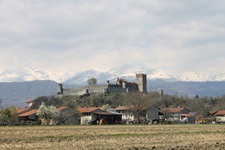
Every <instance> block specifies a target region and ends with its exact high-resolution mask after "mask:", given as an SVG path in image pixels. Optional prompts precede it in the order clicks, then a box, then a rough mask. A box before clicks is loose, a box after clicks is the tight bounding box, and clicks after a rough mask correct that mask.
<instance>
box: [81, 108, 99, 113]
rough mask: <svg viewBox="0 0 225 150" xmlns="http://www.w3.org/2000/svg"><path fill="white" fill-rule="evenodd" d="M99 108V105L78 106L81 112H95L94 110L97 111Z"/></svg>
mask: <svg viewBox="0 0 225 150" xmlns="http://www.w3.org/2000/svg"><path fill="white" fill-rule="evenodd" d="M98 109H99V107H88V108H87V107H84V108H83V107H79V108H77V110H78V111H79V112H80V113H91V112H93V111H95V110H98Z"/></svg>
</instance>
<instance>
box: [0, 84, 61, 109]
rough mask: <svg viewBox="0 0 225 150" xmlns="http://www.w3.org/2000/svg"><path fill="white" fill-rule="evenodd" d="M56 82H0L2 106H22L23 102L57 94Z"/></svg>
mask: <svg viewBox="0 0 225 150" xmlns="http://www.w3.org/2000/svg"><path fill="white" fill-rule="evenodd" d="M57 85H58V84H57V82H55V81H50V80H44V81H26V82H0V99H1V100H2V103H3V106H4V107H6V106H9V105H15V106H18V107H19V106H24V104H25V101H27V100H29V99H34V98H36V97H38V96H49V95H54V94H55V93H57V88H58V86H57Z"/></svg>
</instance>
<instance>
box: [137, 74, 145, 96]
mask: <svg viewBox="0 0 225 150" xmlns="http://www.w3.org/2000/svg"><path fill="white" fill-rule="evenodd" d="M136 83H137V85H138V89H139V91H140V92H147V75H146V74H143V73H140V74H136Z"/></svg>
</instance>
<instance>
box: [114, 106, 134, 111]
mask: <svg viewBox="0 0 225 150" xmlns="http://www.w3.org/2000/svg"><path fill="white" fill-rule="evenodd" d="M132 108H133V107H132V106H119V107H116V108H115V110H131V109H132Z"/></svg>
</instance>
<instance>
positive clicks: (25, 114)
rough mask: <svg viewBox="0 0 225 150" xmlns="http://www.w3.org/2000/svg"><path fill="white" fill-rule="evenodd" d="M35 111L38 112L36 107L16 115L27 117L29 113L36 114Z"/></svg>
mask: <svg viewBox="0 0 225 150" xmlns="http://www.w3.org/2000/svg"><path fill="white" fill-rule="evenodd" d="M37 112H38V110H37V109H32V110H30V111H27V112H25V113H22V114H20V115H18V116H19V117H27V116H30V115H34V114H36V113H37Z"/></svg>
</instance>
